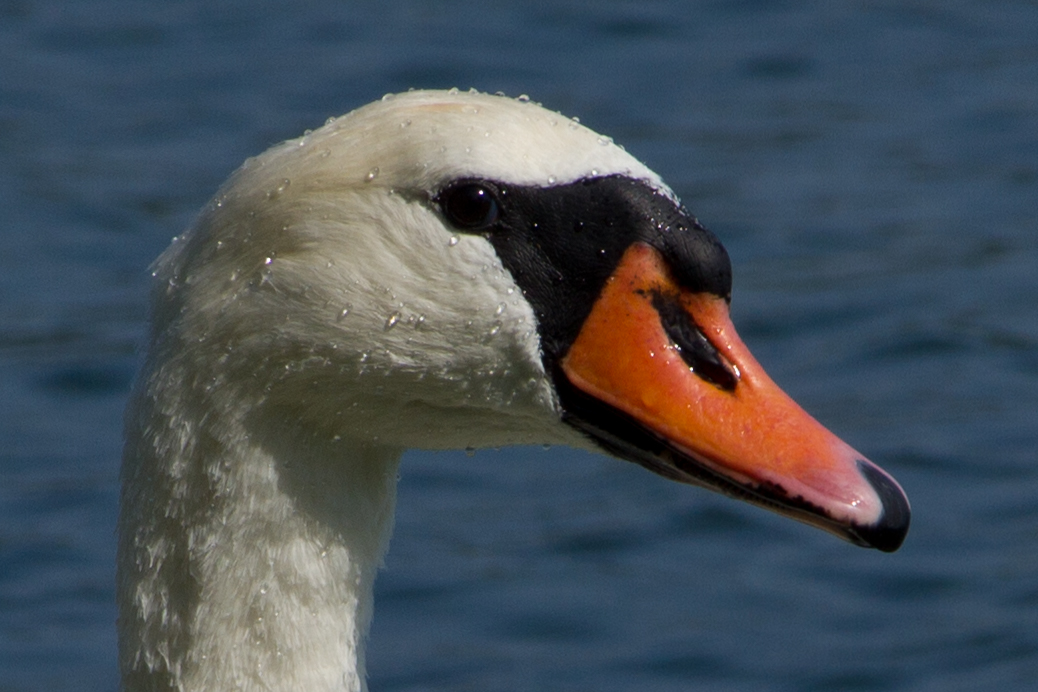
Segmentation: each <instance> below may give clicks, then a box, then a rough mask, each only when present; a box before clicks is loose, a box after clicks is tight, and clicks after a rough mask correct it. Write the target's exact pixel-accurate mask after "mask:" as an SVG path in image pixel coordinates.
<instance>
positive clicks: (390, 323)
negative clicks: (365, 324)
mask: <svg viewBox="0 0 1038 692" xmlns="http://www.w3.org/2000/svg"><path fill="white" fill-rule="evenodd" d="M399 321H400V313H399V312H394V313H393V314H392V315H390V316H389V317H387V318H386V324H385V330H386V331H389V330H390V329H392V328H393V327H395V326H396V324H397V322H399Z"/></svg>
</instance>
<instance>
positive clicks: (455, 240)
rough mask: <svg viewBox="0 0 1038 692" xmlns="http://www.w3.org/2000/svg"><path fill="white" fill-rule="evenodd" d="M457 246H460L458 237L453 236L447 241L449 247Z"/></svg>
mask: <svg viewBox="0 0 1038 692" xmlns="http://www.w3.org/2000/svg"><path fill="white" fill-rule="evenodd" d="M457 244H458V236H456V235H452V236H451V237H450V239H449V240H447V245H449V246H451V247H454V246H455V245H457Z"/></svg>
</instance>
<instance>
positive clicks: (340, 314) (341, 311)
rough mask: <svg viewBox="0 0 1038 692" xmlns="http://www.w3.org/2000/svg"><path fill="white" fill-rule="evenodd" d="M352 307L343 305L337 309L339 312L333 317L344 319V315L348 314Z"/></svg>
mask: <svg viewBox="0 0 1038 692" xmlns="http://www.w3.org/2000/svg"><path fill="white" fill-rule="evenodd" d="M352 309H353V306H352V305H346V307H344V308H343V309H342V310H339V314H338V316H337V317H336V318H335V319H336V320H342V319H344V318H345V317H346V315H348V314H350V310H352Z"/></svg>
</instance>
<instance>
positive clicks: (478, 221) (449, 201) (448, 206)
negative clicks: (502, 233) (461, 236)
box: [436, 183, 501, 231]
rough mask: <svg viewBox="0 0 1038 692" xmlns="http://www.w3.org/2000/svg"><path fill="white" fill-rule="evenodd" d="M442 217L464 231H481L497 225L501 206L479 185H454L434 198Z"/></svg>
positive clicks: (490, 191)
mask: <svg viewBox="0 0 1038 692" xmlns="http://www.w3.org/2000/svg"><path fill="white" fill-rule="evenodd" d="M436 202H437V203H438V204H439V205H440V209H441V210H442V211H443V215H444V216H446V217H447V220H448V221H450V222H451V223H452V224H454V226H455V227H457V228H459V229H461V230H464V231H481V230H483V229H485V228H488V227H490V226H493V225H494V224H495V223H497V220H498V218H500V216H501V205H500V204H499V203H498V201H497V196H496V195H495V194H494V192H493V191H492V190H491V189H490V188H489V187H487V186H486V185H483V184H481V183H456V184H454V185H451V186H450V187H448V188H447V189H445V190H443V191H442V192H441V193H440V194H439V195H437V197H436Z"/></svg>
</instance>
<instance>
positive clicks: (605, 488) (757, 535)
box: [0, 0, 1038, 692]
mask: <svg viewBox="0 0 1038 692" xmlns="http://www.w3.org/2000/svg"><path fill="white" fill-rule="evenodd" d="M0 65H2V67H0V234H2V236H0V237H2V239H3V249H2V251H0V690H2V691H3V692H14V691H18V692H28V691H40V692H42V691H44V690H104V691H109V692H110V691H113V690H115V689H116V687H117V673H116V661H115V629H114V619H115V608H114V585H113V577H114V566H113V563H114V553H115V549H114V526H115V517H116V513H117V482H118V458H119V449H120V435H121V411H122V407H123V404H124V401H125V397H126V394H127V391H128V387H129V385H130V381H131V379H132V377H133V373H134V370H135V367H136V356H135V349H136V348H137V346H138V344H139V343H140V341H141V337H142V334H143V332H144V321H145V317H146V315H145V302H144V296H145V292H146V289H147V278H148V274H147V266H148V264H149V262H150V261H151V260H152V258H154V257H155V256H156V255H157V254H158V253H159V252H160V251H161V250H162V249H163V247H164V246H165V245H166V244H167V243H168V242H169V239H170V237H171V236H173V235H175V234H177V233H178V232H180V231H181V230H182V229H183V228H184V227H185V226H186V225H187V224H188V223H189V222H190V220H191V218H192V216H193V214H194V213H195V211H196V210H197V209H198V208H200V207H201V206H202V205H203V204H204V203H205V201H206V199H207V198H208V197H209V195H211V194H212V193H213V191H214V190H215V189H216V187H217V185H218V184H219V183H220V182H221V181H222V180H223V179H224V178H225V177H226V176H227V175H228V174H229V173H230V172H231V171H232V170H233V169H234V168H235V167H236V166H237V165H238V164H239V163H240V162H241V161H242V160H243V159H244V158H245V157H246V156H249V155H253V154H256V153H258V152H260V151H262V150H263V149H265V148H266V147H267V146H269V145H270V144H273V143H275V142H277V141H279V140H282V139H285V138H288V137H291V136H295V135H298V134H300V133H301V132H302V131H303V130H305V129H307V128H312V127H315V126H317V125H319V124H321V123H322V122H323V121H324V120H325V119H326V118H327V117H328V116H331V115H337V114H340V113H343V112H346V111H348V110H350V109H352V108H354V107H357V106H359V105H361V104H363V103H365V102H367V101H370V100H373V99H375V98H378V97H380V96H381V95H382V94H383V93H385V92H390V91H399V90H405V89H407V88H409V87H451V86H458V87H461V88H468V87H470V86H474V87H477V88H479V89H481V90H486V91H491V92H493V91H498V90H501V91H504V92H506V93H508V94H512V95H518V94H522V93H528V94H530V95H531V96H532V97H533V98H534V99H536V100H539V101H542V102H543V103H544V104H545V105H546V106H548V107H550V108H553V109H557V110H561V111H562V112H564V113H566V114H567V115H576V116H579V117H580V118H581V120H582V122H584V123H586V124H588V125H589V126H590V127H592V128H594V129H596V130H599V131H601V132H604V133H607V134H610V135H612V136H614V137H615V138H616V139H617V141H619V142H621V143H623V144H624V145H625V146H626V147H627V149H628V150H629V151H631V152H633V153H634V154H635V155H636V156H638V157H639V158H641V159H643V160H644V161H646V162H647V163H648V164H649V165H650V166H651V167H652V168H654V169H656V170H657V171H658V172H660V173H661V174H662V175H663V177H664V178H665V179H666V180H668V181H669V182H670V183H671V185H672V186H673V187H674V188H675V189H676V190H677V192H678V193H679V194H680V195H681V196H682V198H683V200H684V201H685V203H686V204H687V205H688V206H689V207H690V208H691V209H692V210H693V211H694V212H695V213H696V214H697V215H698V216H699V217H700V218H701V219H702V220H703V221H704V222H705V223H706V224H707V225H708V226H709V227H711V228H712V229H713V230H714V231H715V232H717V233H718V234H719V235H721V237H722V238H723V240H724V241H725V243H726V245H727V246H728V249H729V251H730V253H731V255H732V258H733V261H734V264H735V277H736V278H735V296H734V304H733V311H734V315H735V320H736V324H737V325H738V326H739V328H740V332H741V333H742V336H743V337H744V339H745V340H746V341H747V342H748V344H749V345H750V347H751V348H752V349H753V350H754V352H755V354H756V356H757V357H758V359H759V360H761V361H762V362H763V363H764V365H765V366H766V367H767V368H768V369H769V371H770V373H771V375H772V376H773V377H774V378H775V379H776V380H778V381H779V383H781V384H782V385H783V386H784V387H786V389H787V390H789V391H790V392H791V393H792V394H793V395H794V396H795V397H796V398H797V399H798V400H799V401H800V402H801V403H802V404H803V405H804V406H805V408H807V409H808V410H810V411H812V412H813V413H815V414H816V415H817V416H818V417H819V418H820V419H821V420H822V421H823V422H825V423H826V424H827V425H829V426H830V427H831V428H833V429H834V430H835V431H836V432H837V433H838V434H840V435H841V436H842V437H844V438H846V439H847V440H848V441H850V442H851V443H852V444H853V445H854V446H855V447H857V448H859V449H861V450H863V451H864V452H866V453H867V454H869V455H870V456H871V457H872V458H873V459H874V460H875V461H877V462H878V463H880V464H881V465H883V466H884V467H886V468H887V469H889V470H890V471H891V472H892V473H893V474H894V475H895V476H897V477H898V479H899V480H900V481H901V482H902V483H903V485H904V486H905V488H906V490H907V491H908V493H909V495H910V497H911V499H912V502H913V509H914V513H915V514H914V524H913V528H912V532H911V534H910V535H909V538H908V541H907V542H906V544H905V546H904V547H903V549H902V550H901V551H900V552H898V553H895V554H893V555H884V554H880V553H877V552H874V551H866V550H860V549H857V548H854V547H852V546H849V545H847V544H844V543H842V542H839V541H837V540H835V539H833V538H831V537H829V536H827V535H825V534H822V533H820V532H818V531H815V530H813V529H810V528H806V527H802V526H800V525H797V524H793V523H791V522H789V521H787V520H784V519H782V518H780V517H777V516H773V515H770V514H766V513H764V512H761V511H760V510H756V509H753V508H750V507H747V506H744V505H741V504H738V503H735V502H732V501H729V500H726V499H724V498H721V497H719V496H715V495H712V494H709V493H706V492H704V491H700V490H697V489H693V488H688V487H683V486H679V485H676V484H670V483H667V482H665V481H663V480H662V479H660V478H658V477H656V476H653V475H652V474H649V473H647V472H645V471H643V470H642V469H640V468H637V467H635V466H633V465H630V464H626V463H622V462H618V461H614V460H610V459H606V458H604V457H597V456H590V455H585V454H578V453H574V452H571V451H568V450H565V449H554V448H553V449H550V450H543V449H540V448H533V449H510V450H502V451H497V452H494V451H486V452H480V453H478V454H476V455H474V456H471V457H470V456H466V455H465V454H464V453H463V452H459V453H438V454H429V453H411V454H409V455H408V456H407V457H406V458H405V460H404V464H403V467H402V474H403V477H402V481H401V489H400V498H399V510H400V514H399V519H398V523H397V530H396V534H395V537H394V541H393V546H392V549H391V551H390V553H389V556H388V559H387V566H386V570H385V571H384V572H383V573H382V575H381V576H380V580H379V582H378V588H377V591H378V594H377V603H378V606H377V609H376V617H375V623H374V628H373V632H372V640H371V644H370V656H369V659H370V660H369V669H370V681H371V686H372V689H373V690H378V691H386V692H389V691H392V692H402V691H405V690H429V689H438V690H490V691H498V690H500V691H505V690H567V691H571V690H576V691H583V690H587V691H603V692H608V691H610V690H626V689H631V688H634V689H639V690H645V691H648V690H653V691H665V690H717V691H725V692H735V691H747V692H749V691H751V690H752V691H754V692H764V691H766V692H787V691H796V692H811V691H815V690H818V691H821V690H826V691H837V690H843V691H850V690H913V691H916V690H926V691H934V692H953V691H959V690H961V691H974V690H994V689H998V690H1032V689H1035V687H1034V686H1035V684H1036V681H1038V459H1036V451H1035V449H1036V442H1038V240H1036V238H1038V221H1036V219H1038V7H1036V6H1035V4H1034V3H1031V2H989V3H967V2H936V1H933V2H914V3H901V2H887V3H868V4H838V3H836V4H830V3H823V2H815V3H811V2H778V3H768V2H752V1H748V2H704V3H686V2H679V1H678V0H671V1H670V2H657V3H644V2H630V3H626V2H602V3H584V2H575V1H573V2H565V1H560V0H553V1H552V2H543V3H532V2H514V3H504V2H446V1H444V2H423V1H419V0H414V1H412V2H400V3H377V2H363V3H360V2H357V3H354V2H320V1H315V2H302V3H288V2H279V3H268V2H241V1H239V2H224V3H202V2H157V1H154V0H152V1H150V2H142V1H139V0H137V1H134V2H129V1H124V2H120V1H119V0H94V1H91V0H80V1H77V2H66V1H64V0H61V1H59V0H49V1H48V0H40V1H33V0H6V1H0Z"/></svg>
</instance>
